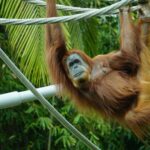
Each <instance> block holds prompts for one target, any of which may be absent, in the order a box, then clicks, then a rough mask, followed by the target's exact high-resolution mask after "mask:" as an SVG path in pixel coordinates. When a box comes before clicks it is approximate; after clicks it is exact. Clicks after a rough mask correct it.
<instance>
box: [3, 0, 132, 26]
mask: <svg viewBox="0 0 150 150" xmlns="http://www.w3.org/2000/svg"><path fill="white" fill-rule="evenodd" d="M131 1H132V0H122V1H120V2H117V3H115V4H112V5H110V6H107V7H104V8H101V9H96V10H89V11H88V12H84V13H80V14H75V15H70V16H62V17H52V18H37V19H5V18H1V19H0V24H1V25H7V24H12V25H32V24H34V25H35V24H46V23H57V22H68V21H72V20H74V21H76V20H81V19H88V18H91V17H93V16H97V15H103V14H106V13H108V12H110V11H113V10H116V9H118V8H120V7H122V6H124V5H126V4H128V3H129V2H131Z"/></svg>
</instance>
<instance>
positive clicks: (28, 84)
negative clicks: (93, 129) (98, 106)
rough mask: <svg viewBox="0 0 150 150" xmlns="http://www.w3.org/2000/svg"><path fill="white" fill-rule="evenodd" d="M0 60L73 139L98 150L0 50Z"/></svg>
mask: <svg viewBox="0 0 150 150" xmlns="http://www.w3.org/2000/svg"><path fill="white" fill-rule="evenodd" d="M0 58H1V59H2V60H3V61H4V62H5V63H6V64H7V66H8V67H9V68H10V69H11V70H12V71H13V72H14V73H15V74H16V76H17V77H18V78H19V79H20V81H21V82H22V83H23V84H24V85H25V87H26V88H28V89H29V90H30V91H31V92H32V93H33V94H34V95H35V97H36V98H37V99H38V100H39V102H40V103H41V104H42V105H43V106H44V107H45V108H47V110H48V111H49V112H50V113H51V114H52V115H53V116H54V117H55V118H56V119H57V120H58V121H59V122H60V123H61V124H62V125H63V126H64V127H66V128H67V129H68V130H69V131H70V132H71V133H72V134H73V135H74V136H75V137H77V138H78V139H79V140H81V141H82V142H83V143H84V144H85V145H86V146H87V147H89V148H90V149H91V150H100V149H99V148H98V147H97V146H96V145H94V144H93V143H92V142H91V141H90V140H89V139H87V138H86V137H85V136H84V135H83V134H82V133H81V132H79V131H78V130H77V129H76V128H75V127H74V126H73V125H72V124H70V123H69V122H68V121H67V120H66V119H65V118H64V117H63V116H62V115H61V114H60V113H59V112H58V111H57V110H56V109H55V108H54V107H53V106H52V105H51V104H50V103H49V102H48V101H47V100H46V99H45V98H44V96H42V95H41V94H40V93H39V92H38V91H37V90H36V88H35V87H34V86H33V85H32V83H31V82H30V81H29V80H28V79H27V78H26V77H25V75H23V73H22V72H21V71H20V70H19V69H18V68H17V67H16V65H15V64H14V63H13V62H12V61H11V60H10V58H9V57H8V56H7V55H6V54H5V53H4V51H3V50H2V49H1V48H0Z"/></svg>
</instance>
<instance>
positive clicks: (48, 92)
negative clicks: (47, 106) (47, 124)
mask: <svg viewBox="0 0 150 150" xmlns="http://www.w3.org/2000/svg"><path fill="white" fill-rule="evenodd" d="M37 90H38V92H39V93H40V94H42V95H43V96H44V97H50V96H54V95H56V93H58V86H57V85H50V86H47V87H42V88H38V89H37ZM33 100H36V97H35V96H34V94H33V93H32V92H31V91H29V90H28V91H23V92H17V91H14V92H10V93H6V94H1V95H0V109H4V108H9V107H13V106H17V105H20V104H22V103H24V102H30V101H33Z"/></svg>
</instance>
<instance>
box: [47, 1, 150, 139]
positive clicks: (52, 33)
mask: <svg viewBox="0 0 150 150" xmlns="http://www.w3.org/2000/svg"><path fill="white" fill-rule="evenodd" d="M128 11H129V10H128V9H126V10H124V9H123V10H122V12H121V15H120V22H121V44H120V51H117V52H114V53H109V54H106V55H98V56H96V57H94V58H90V57H89V56H87V55H86V54H85V53H83V52H81V51H79V50H72V51H67V48H66V46H65V40H64V38H63V34H62V31H61V27H60V24H58V23H55V24H48V25H46V34H47V38H46V48H47V60H48V65H49V69H50V73H51V76H52V79H53V81H54V83H56V84H61V85H62V87H63V89H64V90H66V91H67V93H69V96H70V97H71V99H72V100H74V102H75V103H76V104H78V106H80V107H81V106H82V108H85V107H87V108H92V109H94V110H96V112H99V113H100V114H101V115H102V116H103V117H105V118H112V117H113V118H115V119H116V120H117V121H119V122H120V123H123V124H125V125H126V126H128V127H129V128H130V129H131V130H132V131H133V132H134V133H135V134H136V135H137V136H138V137H143V136H144V135H145V133H146V131H147V129H148V125H149V124H150V101H149V98H150V84H149V81H150V76H149V70H148V68H149V67H150V65H149V63H150V61H149V58H150V54H149V51H148V49H147V48H146V46H145V45H144V43H143V42H142V36H141V31H140V30H141V25H140V24H138V25H135V24H133V22H132V20H131V16H130V15H129V12H128ZM54 16H57V13H56V5H55V0H47V17H54ZM146 41H147V38H146ZM72 53H77V54H79V55H80V56H81V57H82V59H83V60H84V61H85V62H86V63H87V64H88V65H89V68H90V70H89V71H90V76H91V79H90V81H89V82H88V83H87V85H86V86H84V88H76V87H74V86H73V84H72V81H71V79H69V77H68V72H67V69H66V64H65V62H64V60H65V59H66V58H67V57H68V56H69V55H71V54H72ZM143 127H144V128H143Z"/></svg>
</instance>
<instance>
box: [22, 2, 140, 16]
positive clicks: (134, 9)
mask: <svg viewBox="0 0 150 150" xmlns="http://www.w3.org/2000/svg"><path fill="white" fill-rule="evenodd" d="M25 1H26V2H28V3H31V4H36V5H37V6H44V7H46V2H45V1H43V0H25ZM56 8H57V9H59V10H64V11H73V12H87V11H89V10H99V9H97V8H81V7H73V6H65V5H60V4H56ZM139 8H140V6H134V7H132V8H131V10H132V11H136V10H139ZM118 12H119V10H115V11H113V12H112V11H111V12H108V14H112V13H113V14H116V13H118Z"/></svg>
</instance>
